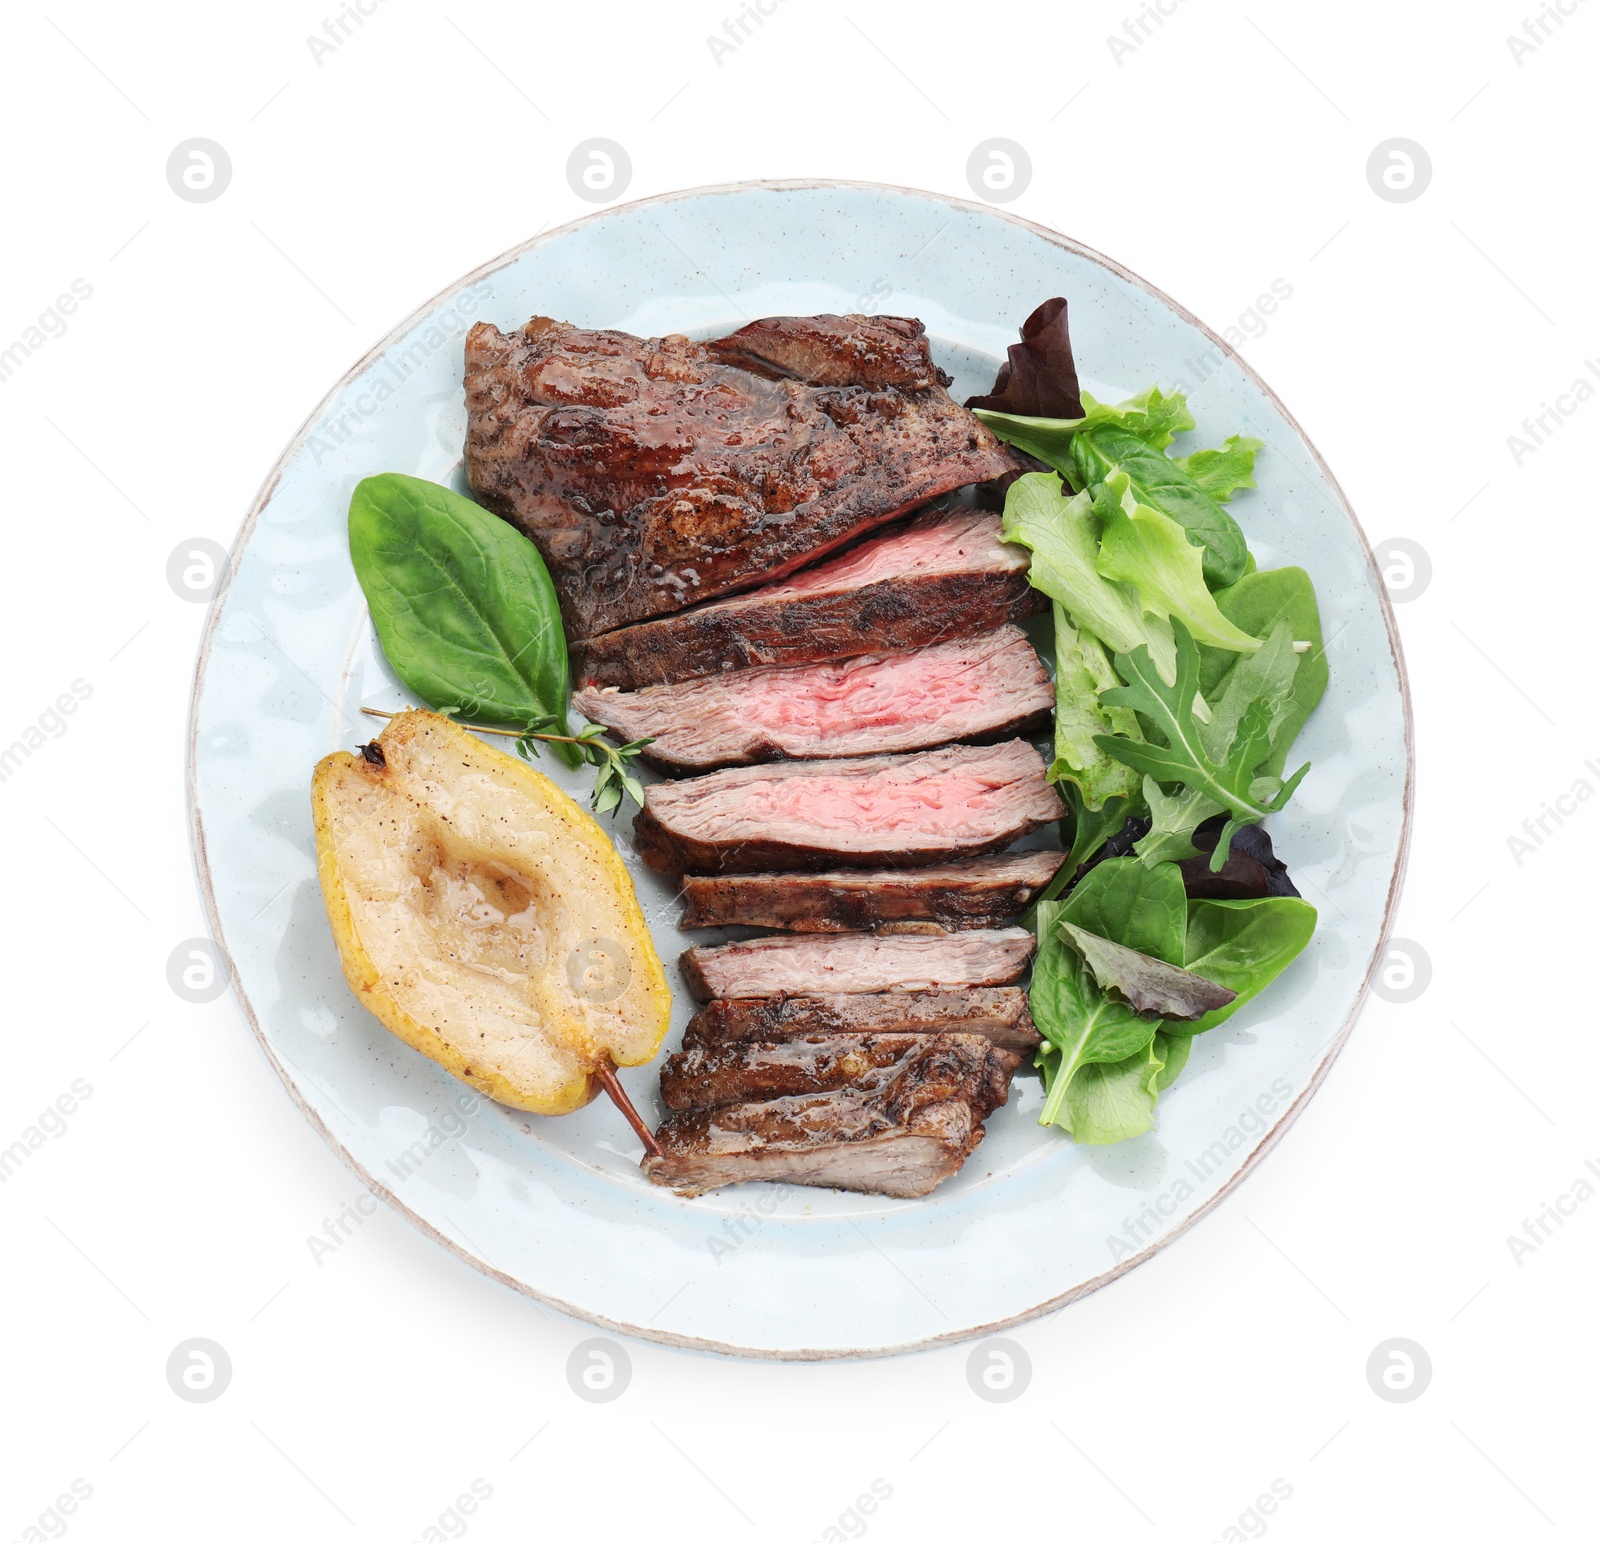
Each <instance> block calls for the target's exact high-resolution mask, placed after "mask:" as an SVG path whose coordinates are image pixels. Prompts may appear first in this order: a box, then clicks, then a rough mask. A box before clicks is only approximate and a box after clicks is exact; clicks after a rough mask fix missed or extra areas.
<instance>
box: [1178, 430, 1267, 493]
mask: <svg viewBox="0 0 1600 1543" xmlns="http://www.w3.org/2000/svg"><path fill="white" fill-rule="evenodd" d="M1260 450H1261V441H1260V440H1259V439H1250V438H1248V437H1246V436H1245V435H1243V434H1234V435H1231V436H1230V437H1229V438H1227V439H1225V440H1223V442H1222V448H1221V449H1220V450H1196V451H1195V453H1194V454H1193V455H1180V456H1176V457H1174V459H1175V461H1176V462H1177V464H1178V465H1179V466H1181V467H1182V468H1183V469H1184V470H1185V471H1186V472H1188V474H1189V475H1190V477H1192V478H1193V479H1194V483H1195V486H1197V487H1198V488H1199V489H1200V491H1201V492H1202V493H1205V494H1206V495H1207V496H1208V497H1210V498H1213V499H1215V500H1216V501H1217V502H1218V503H1219V504H1225V503H1227V501H1228V500H1229V499H1230V498H1232V497H1233V495H1234V494H1235V493H1236V492H1237V491H1238V490H1239V489H1240V488H1253V487H1254V486H1255V485H1256V456H1257V454H1258V453H1259V452H1260Z"/></svg>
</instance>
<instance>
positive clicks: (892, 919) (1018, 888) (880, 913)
mask: <svg viewBox="0 0 1600 1543" xmlns="http://www.w3.org/2000/svg"><path fill="white" fill-rule="evenodd" d="M1062 860H1063V854H1062V853H1060V852H1003V853H1001V854H999V855H998V856H995V857H971V858H968V859H967V860H966V861H964V862H959V863H936V864H934V865H933V866H932V867H930V868H912V869H908V870H906V871H905V872H900V871H898V870H896V869H893V868H882V869H878V870H875V871H874V870H871V869H868V870H865V871H854V872H852V871H851V870H849V869H837V870H835V871H834V872H832V873H747V874H727V875H722V876H718V877H712V876H706V875H698V876H692V877H689V878H686V879H684V881H683V897H684V900H685V902H686V904H685V908H684V913H683V920H682V921H681V922H679V924H678V925H679V926H680V927H682V928H684V929H685V930H688V929H691V928H695V927H732V926H747V927H777V928H782V929H785V930H787V931H790V932H873V931H879V930H885V929H895V928H905V929H911V928H927V929H930V930H931V929H932V928H935V927H937V928H940V929H944V930H954V929H957V928H963V927H992V926H994V925H995V924H996V923H997V922H1000V921H1004V920H1005V919H1006V918H1007V917H1011V916H1016V915H1017V914H1018V913H1019V912H1021V911H1023V910H1025V909H1026V908H1027V907H1028V906H1029V905H1030V904H1031V903H1032V902H1033V899H1034V897H1035V896H1036V895H1037V894H1038V893H1039V892H1040V890H1042V889H1043V888H1044V887H1045V885H1047V884H1048V883H1049V882H1050V881H1051V879H1053V878H1054V877H1055V876H1056V870H1057V869H1058V868H1060V866H1061V863H1062Z"/></svg>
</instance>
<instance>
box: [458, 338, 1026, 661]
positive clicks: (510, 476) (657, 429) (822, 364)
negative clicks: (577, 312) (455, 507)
mask: <svg viewBox="0 0 1600 1543" xmlns="http://www.w3.org/2000/svg"><path fill="white" fill-rule="evenodd" d="M946 384H947V381H946V378H945V377H944V376H942V375H941V374H940V372H939V371H938V370H937V369H936V368H935V367H934V364H933V360H932V358H931V357H930V355H929V353H928V342H927V339H926V337H925V336H924V335H923V329H922V323H921V322H919V321H915V320H911V319H907V318H901V317H893V316H889V317H883V316H875V317H872V316H842V317H841V316H816V317H779V318H775V319H773V320H769V321H762V322H756V323H754V324H753V325H752V326H749V327H745V328H743V329H742V330H741V331H739V332H736V333H734V334H733V335H732V336H731V337H728V338H722V339H718V340H717V341H716V342H713V343H710V344H703V343H691V342H689V340H688V339H687V338H684V337H678V336H668V337H663V338H638V337H633V336H632V335H630V334H629V333H626V332H609V331H587V330H585V329H583V328H581V327H573V326H569V325H567V324H566V323H565V322H558V321H552V320H551V319H550V318H548V317H544V316H536V317H534V318H533V320H532V321H530V322H528V324H527V325H526V326H525V327H523V328H522V329H521V331H519V332H512V333H503V332H501V331H500V330H499V329H498V328H497V327H494V326H491V325H490V324H489V323H487V322H479V323H478V324H477V325H476V326H475V327H473V328H472V330H471V331H470V332H469V333H468V334H467V341H466V396H467V443H466V465H467V482H468V485H469V486H470V487H471V489H472V491H473V493H474V494H475V495H476V496H477V498H478V499H479V500H480V501H481V502H482V503H483V504H484V505H485V506H486V507H488V508H490V509H493V510H495V511H496V512H497V513H499V514H503V515H504V516H505V517H506V518H507V519H509V520H511V521H512V523H514V524H515V525H516V526H517V527H518V529H520V530H521V531H522V532H523V533H524V534H525V535H527V536H530V537H532V539H533V540H534V541H535V542H536V543H537V545H538V547H539V550H540V551H541V552H542V553H543V554H544V558H545V561H546V562H547V563H548V564H549V566H550V572H551V576H552V577H553V578H554V580H555V586H556V591H557V593H558V594H559V595H560V597H561V610H562V616H563V620H564V621H565V624H566V628H567V632H568V634H569V635H570V636H571V637H573V638H588V637H593V636H595V635H596V634H597V633H601V632H607V631H609V630H610V629H611V628H613V627H621V626H624V625H625V624H627V623H628V622H635V621H642V620H644V619H645V618H646V617H650V616H661V615H664V614H666V613H668V612H672V611H680V610H682V609H683V607H684V606H686V605H690V604H692V603H693V602H694V601H696V600H707V599H710V598H712V597H713V596H716V595H721V594H726V593H727V592H728V591H729V590H732V589H738V588H741V587H744V586H747V585H751V584H754V583H757V582H759V581H760V580H762V579H767V578H775V577H778V576H780V575H782V574H785V573H788V572H790V571H791V570H793V569H795V568H797V567H799V566H800V565H801V564H802V563H803V562H805V561H806V560H807V559H809V558H811V557H815V556H817V555H819V554H820V553H822V552H825V551H828V550H829V549H830V548H832V547H835V546H838V545H840V544H841V543H843V542H845V541H848V540H849V539H850V538H851V537H852V536H855V535H857V534H859V533H860V532H862V531H865V530H868V529H870V528H871V527H872V526H874V525H876V524H878V523H880V522H881V521H883V520H886V519H890V518H892V517H893V516H894V515H897V514H901V513H904V512H905V511H906V510H909V509H915V508H917V507H918V506H919V505H921V504H924V503H926V502H928V500H929V499H931V498H936V497H938V496H939V495H940V494H942V493H948V492H950V491H952V490H954V489H956V488H960V487H965V486H967V485H968V484H969V483H974V482H984V481H987V480H989V479H990V478H993V477H997V476H1000V475H1002V474H1003V473H1005V472H1006V471H1008V470H1010V469H1012V468H1013V467H1014V466H1015V465H1016V461H1015V459H1014V457H1013V456H1012V455H1011V453H1010V451H1008V450H1007V449H1006V448H1005V447H1004V446H1003V445H1001V444H1000V442H999V441H998V440H997V439H996V438H995V437H994V436H993V435H992V434H991V433H990V432H989V431H988V430H987V429H986V428H984V427H983V425H982V424H980V423H979V422H978V420H977V419H976V418H975V417H973V415H972V414H971V413H969V412H968V411H967V410H966V408H964V407H958V406H957V405H956V404H955V403H954V402H953V401H951V399H950V397H949V396H948V394H947V393H946V392H945V389H944V387H945V385H946Z"/></svg>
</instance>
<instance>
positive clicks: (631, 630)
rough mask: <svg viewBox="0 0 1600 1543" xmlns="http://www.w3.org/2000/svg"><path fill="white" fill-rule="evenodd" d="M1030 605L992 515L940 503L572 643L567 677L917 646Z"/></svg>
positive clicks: (1034, 601) (967, 632)
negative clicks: (840, 548) (857, 539)
mask: <svg viewBox="0 0 1600 1543" xmlns="http://www.w3.org/2000/svg"><path fill="white" fill-rule="evenodd" d="M897 555H898V556H899V558H900V560H899V561H898V562H896V561H895V558H896V556H897ZM1039 604H1040V601H1039V591H1038V590H1036V589H1034V588H1033V587H1032V585H1030V584H1029V583H1028V560H1027V554H1026V552H1025V551H1024V550H1023V549H1022V548H1021V547H1017V546H1011V545H1008V544H1006V543H1004V542H1002V541H1001V540H1000V518H999V516H998V515H995V514H990V513H985V512H983V511H974V510H970V509H955V510H947V509H940V510H936V511H930V512H924V513H922V514H918V515H915V516H914V517H913V518H912V520H911V521H910V522H909V523H908V524H906V525H905V526H903V527H900V528H898V529H896V530H894V531H890V532H887V533H885V534H883V535H873V536H870V537H868V538H867V539H866V540H865V541H863V542H862V543H861V544H860V545H859V546H855V547H852V548H851V549H850V550H849V551H848V552H844V553H841V554H839V555H838V556H837V557H831V558H829V559H827V560H826V561H825V562H823V563H820V564H818V565H817V566H816V567H815V568H808V569H805V570H804V571H802V572H801V573H798V574H796V575H794V577H793V579H792V580H791V581H789V582H787V583H780V584H775V585H768V586H766V587H764V588H762V589H757V590H752V591H750V592H749V593H748V594H744V595H736V596H734V597H732V598H731V599H728V600H713V601H709V602H707V603H706V604H704V605H697V606H695V607H693V608H692V609H690V610H687V611H679V612H678V613H677V614H676V615H674V616H664V617H661V618H659V619H658V620H656V621H648V622H641V623H639V624H638V625H637V626H633V627H622V628H620V629H618V630H617V631H615V632H608V633H605V634H604V635H603V636H601V637H597V638H589V639H588V640H587V641H584V642H580V643H577V644H575V645H574V647H573V651H572V671H573V679H574V680H575V681H577V682H578V683H579V684H580V685H584V686H617V687H620V688H622V689H623V690H630V691H631V690H636V689H638V688H639V687H641V686H663V685H670V684H671V683H673V682H674V681H680V680H690V679H693V678H695V677H698V676H704V675H716V674H719V673H720V672H722V671H724V670H740V669H752V668H756V667H758V666H761V665H797V664H814V663H816V662H817V661H819V660H824V659H850V658H853V657H855V656H856V655H857V654H866V653H873V652H876V651H878V650H881V649H899V648H922V647H925V646H926V645H927V644H929V643H942V642H944V641H946V640H947V639H950V638H965V637H971V636H973V635H974V634H976V633H980V632H988V631H990V630H992V629H993V628H996V627H1002V626H1004V625H1005V624H1006V623H1007V622H1013V623H1015V622H1021V621H1024V620H1026V618H1027V617H1029V616H1031V615H1032V614H1033V613H1034V611H1035V610H1037V609H1038V608H1039Z"/></svg>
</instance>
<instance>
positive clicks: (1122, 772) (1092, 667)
mask: <svg viewBox="0 0 1600 1543" xmlns="http://www.w3.org/2000/svg"><path fill="white" fill-rule="evenodd" d="M1051 609H1052V610H1053V611H1054V612H1055V643H1056V739H1055V758H1054V760H1053V761H1052V762H1051V763H1050V771H1049V777H1050V780H1051V781H1052V782H1073V783H1076V784H1077V786H1078V788H1079V789H1080V790H1081V791H1082V793H1083V801H1084V804H1085V806H1086V807H1087V808H1088V809H1090V810H1092V811H1099V810H1100V809H1102V808H1103V807H1104V806H1105V802H1106V800H1107V799H1108V798H1121V799H1127V798H1132V797H1133V796H1134V795H1135V794H1136V793H1137V792H1138V791H1139V774H1138V773H1137V772H1136V771H1134V770H1133V768H1132V767H1131V766H1125V765H1123V763H1122V762H1121V761H1119V760H1117V759H1116V757H1115V756H1110V755H1107V754H1106V753H1105V751H1104V750H1102V749H1101V748H1100V747H1099V745H1097V744H1096V743H1095V735H1096V734H1125V735H1127V736H1128V737H1129V738H1130V739H1138V738H1139V737H1140V734H1139V721H1138V719H1137V718H1136V717H1135V716H1134V715H1133V714H1132V713H1130V712H1129V711H1128V710H1127V709H1126V708H1122V707H1103V706H1102V705H1101V703H1100V693H1101V692H1102V691H1109V690H1111V689H1112V688H1113V687H1114V686H1115V685H1116V684H1117V675H1116V671H1115V670H1113V669H1112V668H1111V661H1110V660H1109V659H1108V658H1107V657H1106V651H1105V649H1103V648H1102V647H1101V646H1100V643H1099V640H1098V639H1096V638H1094V637H1091V636H1090V635H1089V634H1088V633H1086V632H1079V631H1078V629H1077V628H1076V627H1074V626H1073V625H1072V622H1071V620H1070V618H1069V617H1068V616H1067V613H1066V611H1065V609H1063V607H1062V605H1061V603H1060V601H1055V602H1054V603H1053V604H1052V607H1051Z"/></svg>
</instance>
